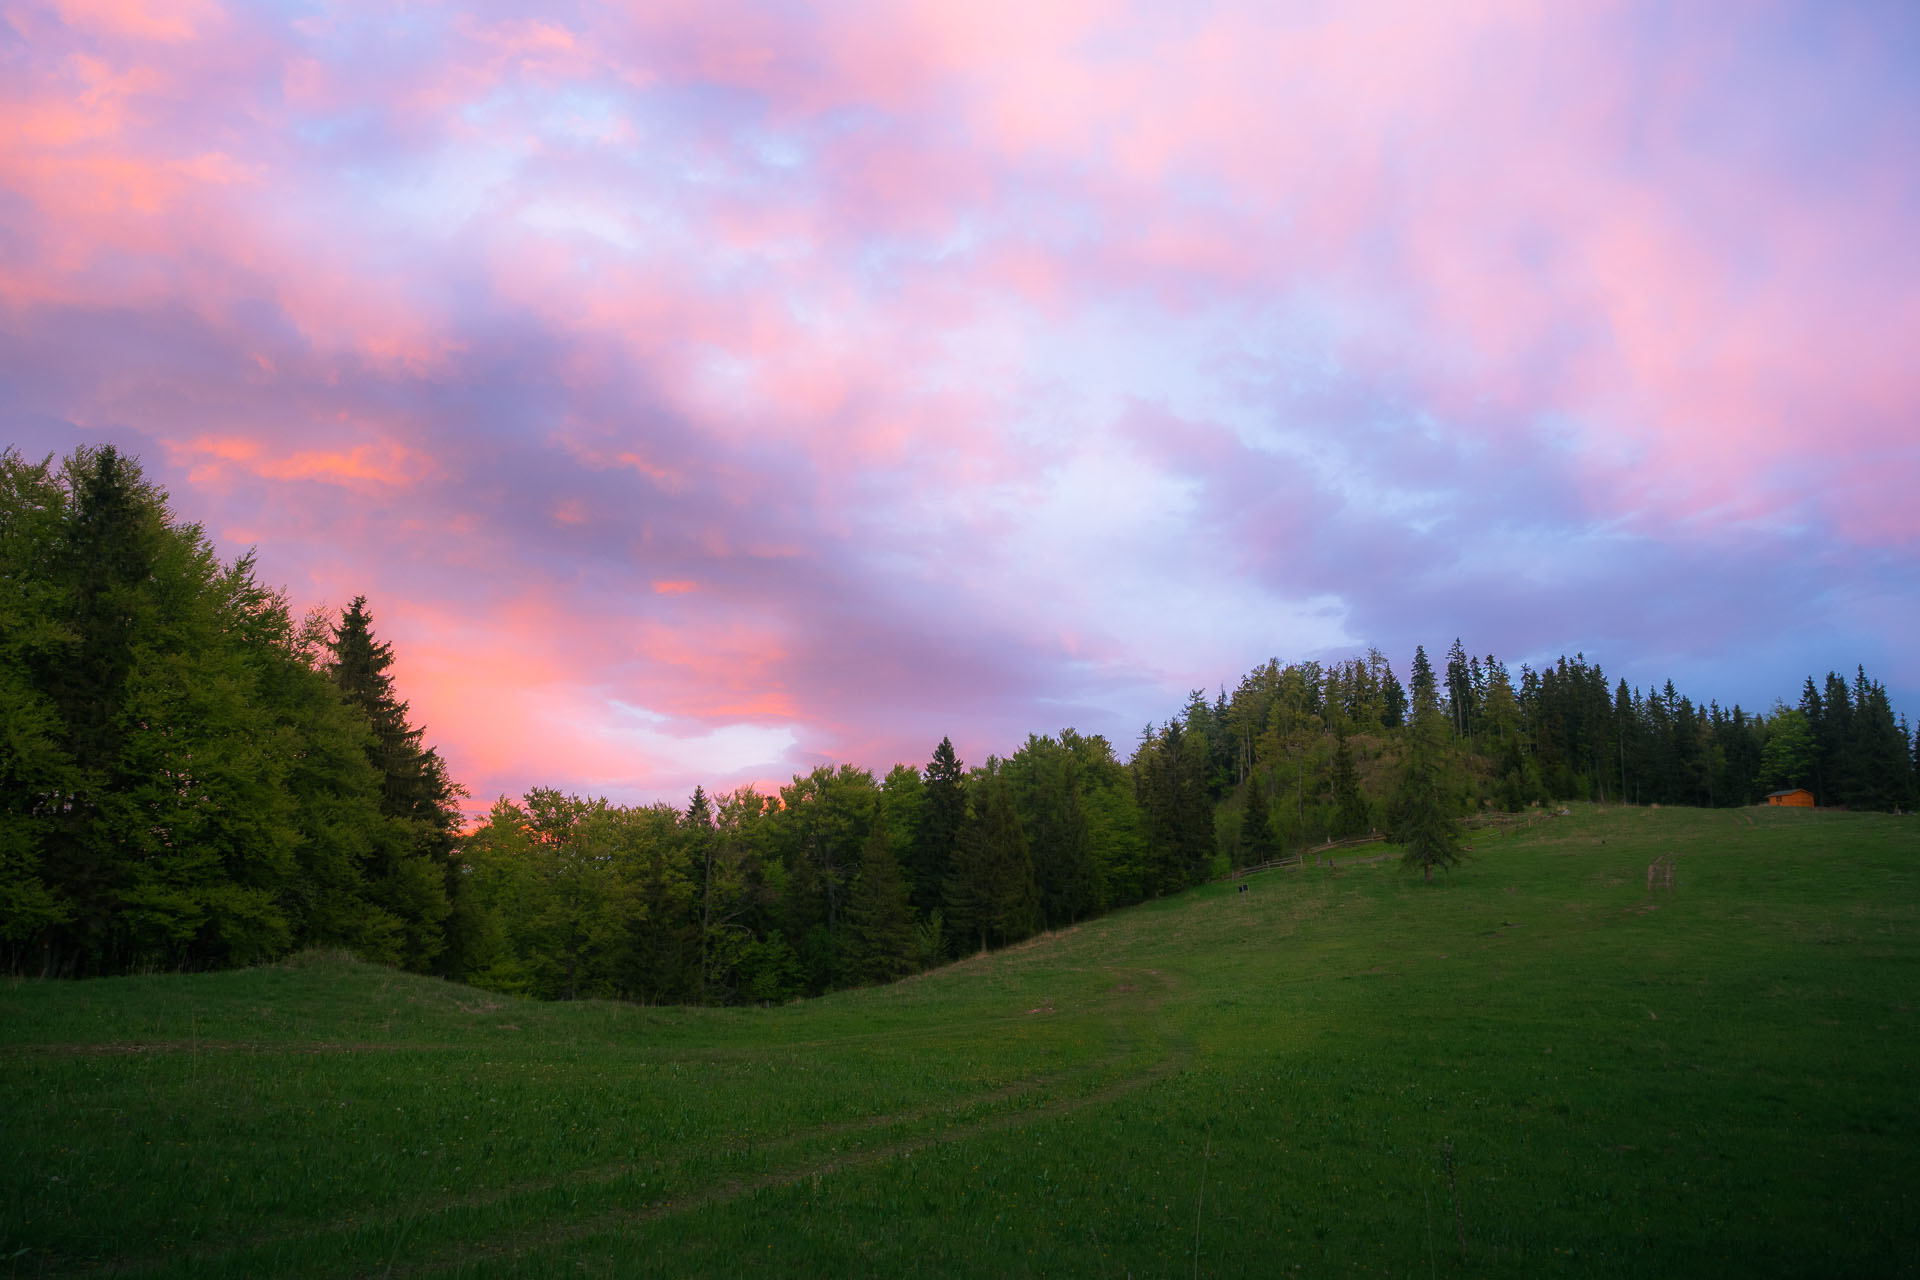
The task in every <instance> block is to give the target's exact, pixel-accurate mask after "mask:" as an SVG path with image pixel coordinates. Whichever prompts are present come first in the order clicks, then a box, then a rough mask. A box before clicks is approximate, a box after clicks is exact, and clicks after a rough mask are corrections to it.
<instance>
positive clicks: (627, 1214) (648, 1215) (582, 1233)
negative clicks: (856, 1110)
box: [366, 970, 1190, 1276]
mask: <svg viewBox="0 0 1920 1280" xmlns="http://www.w3.org/2000/svg"><path fill="white" fill-rule="evenodd" d="M1136 973H1137V974H1139V976H1141V977H1144V978H1148V979H1149V980H1150V981H1151V982H1152V983H1153V984H1155V985H1156V987H1157V988H1158V990H1156V991H1154V992H1153V993H1151V994H1149V995H1147V996H1146V997H1145V998H1143V999H1138V1000H1136V1001H1133V1002H1132V1008H1131V1010H1130V1012H1132V1013H1135V1014H1151V1013H1155V1012H1157V1011H1158V1009H1159V1007H1160V1005H1161V1003H1162V1001H1163V999H1164V997H1165V995H1166V993H1167V990H1168V989H1169V988H1170V987H1171V986H1172V983H1171V982H1170V981H1169V980H1168V979H1167V978H1166V976H1165V975H1164V974H1161V973H1160V972H1158V971H1157V970H1142V971H1136ZM1114 994H1116V995H1119V996H1123V997H1124V996H1139V995H1140V992H1139V990H1138V988H1137V987H1136V986H1134V985H1133V984H1124V983H1123V984H1118V985H1117V986H1116V987H1115V989H1114ZM1130 1032H1131V1028H1130V1027H1123V1030H1122V1034H1123V1037H1124V1038H1125V1039H1127V1040H1128V1041H1130V1043H1128V1044H1127V1045H1126V1047H1124V1048H1122V1049H1121V1050H1119V1051H1118V1052H1116V1053H1115V1054H1114V1055H1112V1056H1110V1057H1108V1058H1106V1059H1103V1060H1102V1061H1101V1062H1100V1063H1095V1064H1092V1065H1091V1066H1090V1067H1089V1068H1084V1069H1081V1070H1078V1071H1072V1072H1061V1073H1059V1075H1060V1076H1062V1077H1072V1076H1077V1075H1090V1074H1093V1073H1094V1072H1095V1071H1097V1070H1098V1069H1099V1068H1100V1067H1101V1066H1103V1065H1111V1064H1112V1063H1113V1062H1117V1061H1119V1060H1121V1059H1123V1058H1125V1057H1127V1056H1129V1055H1131V1054H1132V1053H1134V1052H1136V1051H1137V1049H1138V1043H1137V1041H1133V1039H1132V1036H1131V1035H1130V1034H1128V1033H1130ZM1189 1056H1190V1054H1189V1050H1188V1049H1187V1047H1186V1046H1184V1045H1180V1044H1178V1043H1170V1044H1168V1046H1167V1050H1166V1052H1165V1053H1164V1054H1162V1055H1161V1056H1160V1058H1159V1059H1158V1060H1157V1061H1155V1062H1154V1063H1153V1064H1152V1065H1150V1066H1148V1067H1146V1068H1144V1069H1143V1070H1140V1071H1136V1072H1133V1073H1131V1074H1129V1075H1126V1076H1123V1077H1121V1078H1120V1079H1118V1080H1115V1081H1113V1082H1112V1083H1110V1084H1108V1085H1106V1086H1104V1087H1103V1088H1100V1089H1097V1090H1095V1091H1094V1092H1092V1093H1088V1094H1084V1095H1082V1096H1079V1097H1071V1098H1059V1099H1055V1100H1054V1101H1052V1102H1048V1103H1044V1104H1042V1105H1040V1106H1036V1107H1032V1108H1028V1109H1025V1110H1018V1111H1012V1112H1008V1113H1006V1114H1004V1115H996V1116H991V1117H987V1118H985V1119H983V1120H980V1121H977V1122H975V1123H972V1124H967V1125H957V1126H954V1127H952V1128H949V1129H944V1130H941V1131H940V1132H938V1133H928V1134H920V1135H916V1136H914V1137H910V1138H903V1139H900V1140H898V1141H894V1142H887V1143H881V1144H879V1145H877V1146H872V1147H865V1148H861V1149H859V1150H854V1151H845V1152H837V1153H835V1154H834V1155H832V1156H830V1157H828V1158H826V1159H822V1160H815V1161H811V1162H806V1163H802V1164H799V1165H795V1166H792V1167H789V1168H785V1169H779V1170H773V1171H770V1172H767V1173H763V1174H759V1175H757V1176H755V1177H751V1178H738V1179H729V1180H727V1181H725V1182H721V1183H717V1184H715V1185H713V1186H708V1187H702V1188H698V1189H696V1190H692V1191H687V1192H683V1193H681V1194H679V1195H673V1196H668V1197H665V1198H663V1199H660V1200H656V1201H653V1202H651V1203H648V1204H643V1205H636V1206H631V1207H625V1208H620V1209H614V1210H609V1211H606V1212H602V1213H597V1214H591V1215H588V1216H586V1217H584V1218H579V1219H575V1220H572V1221H569V1222H565V1223H561V1224H557V1225H555V1226H552V1227H547V1228H544V1229H541V1230H536V1231H524V1232H515V1233H509V1234H504V1235H501V1236H497V1237H495V1238H493V1239H490V1240H485V1241H479V1242H471V1243H468V1244H466V1245H464V1246H462V1247H460V1248H457V1249H454V1250H451V1251H448V1252H444V1253H436V1254H435V1255H433V1256H430V1257H428V1258H424V1259H421V1260H419V1261H416V1262H410V1263H398V1262H393V1263H389V1264H388V1265H387V1266H386V1267H383V1268H381V1269H380V1270H379V1272H378V1274H380V1275H382V1276H388V1275H395V1276H419V1275H435V1274H438V1273H440V1272H444V1271H449V1270H454V1269H457V1268H460V1267H464V1266H470V1265H472V1264H474V1263H476V1262H480V1261H483V1260H489V1259H508V1258H513V1257H517V1256H519V1255H520V1254H523V1253H525V1252H527V1251H529V1250H532V1249H543V1248H551V1247H553V1246H555V1245H563V1244H568V1243H571V1242H575V1241H579V1240H584V1239H589V1238H591V1237H593V1236H596V1235H602V1234H606V1233H609V1232H612V1231H617V1230H619V1229H621V1228H623V1227H630V1226H634V1225H637V1224H639V1223H644V1222H653V1221H656V1220H658V1219H661V1218H668V1217H673V1216H676V1215H679V1214H684V1213H692V1212H695V1211H697V1210H700V1209H705V1208H708V1207H710V1206H713V1205H718V1204H726V1203H728V1202H730V1201H733V1200H737V1199H739V1198H740V1197H742V1196H745V1195H751V1194H753V1193H755V1192H758V1191H766V1190H772V1189H775V1188H779V1187H790V1186H795V1185H797V1184H799V1183H802V1182H808V1181H816V1180H818V1179H820V1178H825V1177H831V1176H832V1175H834V1174H836V1173H842V1172H845V1171H847V1170H849V1169H858V1168H864V1167H867V1166H869V1165H875V1164H880V1163H883V1162H885V1161H888V1160H896V1159H900V1158H902V1157H907V1156H912V1155H914V1154H916V1153H918V1152H921V1151H925V1150H929V1149H931V1148H934V1147H939V1146H945V1145H947V1144H949V1143H953V1142H960V1141H964V1140H966V1139H968V1138H975V1137H979V1136H982V1135H984V1134H989V1133H999V1132H1003V1131H1005V1130H1007V1129H1014V1128H1021V1127H1024V1126H1026V1125H1030V1124H1038V1123H1041V1122H1044V1121H1047V1120H1053V1119H1057V1118H1059V1117H1061V1116H1065V1115H1070V1114H1072V1113H1074V1112H1076V1111H1081V1110H1084V1109H1085V1108H1087V1107H1093V1106H1099V1105H1101V1104H1103V1103H1107V1102H1113V1101H1115V1100H1117V1099H1120V1098H1123V1097H1126V1096H1127V1095H1128V1094H1131V1093H1135V1092H1137V1091H1139V1090H1140V1089H1143V1088H1145V1087H1146V1086H1148V1085H1150V1084H1153V1083H1154V1082H1155V1081H1158V1080H1163V1079H1165V1078H1166V1077H1168V1076H1170V1075H1173V1074H1174V1073H1176V1072H1178V1071H1179V1070H1180V1069H1181V1068H1182V1067H1183V1066H1185V1065H1186V1063H1187V1060H1188V1057H1189ZM1024 1083H1025V1084H1027V1085H1028V1086H1033V1087H1037V1086H1038V1085H1039V1079H1038V1078H1036V1080H1034V1081H1031V1082H1024ZM1018 1091H1019V1092H1031V1091H1032V1088H1031V1087H1027V1088H1021V1089H1019V1090H1018ZM890 1120H891V1118H889V1117H876V1118H875V1120H874V1122H873V1123H875V1124H880V1123H888V1122H890ZM366 1274H373V1273H372V1272H369V1273H366Z"/></svg>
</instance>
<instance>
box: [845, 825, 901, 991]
mask: <svg viewBox="0 0 1920 1280" xmlns="http://www.w3.org/2000/svg"><path fill="white" fill-rule="evenodd" d="M914 948H915V935H914V928H913V908H912V907H911V906H910V905H909V904H908V902H907V884H906V881H905V880H902V879H901V878H900V865H899V863H898V862H896V861H895V860H894V856H893V849H892V847H891V846H890V845H889V843H888V841H887V824H886V823H885V822H883V821H881V820H880V818H879V816H878V815H875V819H874V823H873V833H872V834H871V835H869V836H868V837H867V847H866V850H865V851H864V853H863V854H862V855H861V858H860V871H859V873H858V874H857V875H855V876H854V879H853V894H852V896H851V898H850V899H849V900H848V902H847V941H846V966H847V969H846V972H847V976H848V977H849V978H851V979H853V980H854V981H855V982H892V981H893V980H894V979H896V978H903V977H905V976H906V975H907V974H909V973H912V972H913V963H914Z"/></svg>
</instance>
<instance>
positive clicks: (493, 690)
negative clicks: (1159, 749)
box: [0, 0, 1920, 804]
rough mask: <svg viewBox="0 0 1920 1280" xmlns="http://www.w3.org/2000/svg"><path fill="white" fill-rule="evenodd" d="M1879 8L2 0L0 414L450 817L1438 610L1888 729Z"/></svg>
mask: <svg viewBox="0 0 1920 1280" xmlns="http://www.w3.org/2000/svg"><path fill="white" fill-rule="evenodd" d="M1916 65H1920V10H1916V9H1915V8H1914V7H1912V6H1911V5H1907V4H1903V3H1886V4H1874V3H1866V2H1862V3H1841V4H1835V3H1832V2H1831V0H1824V2H1822V3H1813V4H1804V5H1796V4H1768V3H1749V4H1740V5H1671V4H1635V3H1604V4H1600V3H1586V2H1584V0H1551V2H1549V3H1507V2H1505V0H1484V2H1481V0H1472V2H1469V0H1461V2H1459V3H1451V4H1446V5H1434V4H1431V3H1426V2H1424V0H1407V2H1404V3H1402V2H1399V0H1385V2H1382V3H1368V2H1364V0H1342V2H1341V3H1337V4H1336V3H1292V4H1289V3H1275V2H1274V0H1259V2H1257V3H1248V4H1235V3H1219V4H1207V3H1192V2H1189V3H1182V4H1177V5H1175V4H1166V3H1151V4H1149V3H1136V2H1133V0H1061V2H1060V3H1048V2H1045V0H1019V2H1017V3H1015V2H1012V0H964V2H957V0H884V2H879V3H865V2H863V0H844V2H842V3H834V4H825V5H808V4H802V3H796V2H787V0H770V2H765V3H756V2H751V0H651V2H649V3H645V4H634V5H611V4H598V3H587V2H581V3H562V4H547V5H540V4H527V3H520V4H514V5H505V4H501V5H487V4H468V5H460V4H441V3H398V2H395V0H377V2H370V3H331V2H327V0H315V2H313V3H305V2H302V0H255V2H253V3H245V4H242V3H222V2H221V0H151V2H148V3H136V2H134V0H0V443H5V444H8V445H12V446H15V447H18V448H19V449H20V450H21V451H22V452H23V453H25V454H27V455H28V456H30V457H34V458H38V457H40V456H43V455H45V454H48V453H56V454H64V453H66V452H68V451H70V450H71V449H73V448H74V447H76V446H78V445H82V444H103V443H112V444H114V445H117V446H119V447H120V448H122V449H124V450H127V451H130V452H132V453H135V454H138V455H139V457H140V458H141V460H142V463H143V465H144V467H145V468H146V470H147V472H148V474H149V475H150V476H151V477H153V478H154V479H156V480H158V481H159V482H160V483H161V484H163V485H164V486H165V487H166V488H167V489H168V491H169V492H170V493H171V495H172V502H173V508H174V510H175V512H176V513H177V514H178V515H179V516H181V517H182V518H185V519H190V520H194V521H198V522H200V523H202V524H203V525H204V527H205V529H206V531H207V533H208V535H209V536H210V537H212V538H213V539H214V541H215V542H216V544H217V545H218V546H219V547H220V549H221V550H222V552H223V553H224V554H226V555H228V556H232V555H235V554H238V553H240V552H242V551H244V550H245V549H246V548H248V547H249V546H257V547H258V549H259V561H260V569H261V576H262V577H263V578H264V579H266V580H267V581H268V582H270V583H272V584H275V585H284V587H285V588H286V591H287V593H288V595H289V597H290V599H291V600H292V601H293V602H294V604H295V605H296V607H297V608H305V607H308V606H312V605H326V606H330V607H333V608H336V609H337V608H339V607H340V606H342V605H344V604H346V603H347V602H348V601H349V600H351V599H352V598H353V597H354V596H356V595H360V594H364V595H366V596H367V597H368V602H369V608H370V610H371V612H372V615H373V619H374V626H375V630H376V633H377V634H378V635H379V636H380V637H382V638H384V639H387V640H390V641H392V642H393V643H394V646H395V650H396V655H397V662H396V667H395V670H396V675H397V678H398V681H399V685H400V692H401V694H402V696H404V697H406V698H407V699H409V701H410V703H411V705H412V709H413V715H414V719H415V721H416V722H417V723H423V724H424V725H425V726H426V728H427V738H428V741H430V742H433V743H435V744H437V745H438V747H439V749H440V750H441V752H442V754H443V755H444V756H446V758H447V759H448V761H449V763H450V766H451V768H452V772H453V774H454V776H455V777H456V778H458V779H459V780H460V781H461V782H463V783H464V784H466V785H467V786H468V787H469V788H470V789H471V790H472V791H473V793H474V795H475V798H476V803H479V804H484V803H486V802H487V801H490V800H491V799H492V798H493V797H494V796H497V795H501V794H509V795H519V794H521V793H523V792H525V791H526V790H527V789H528V788H530V787H534V786H557V787H561V788H563V789H565V790H570V791H575V792H578V793H581V794H593V795H602V794H604V795H608V796H611V797H613V798H615V799H616V800H621V801H628V802H633V801H650V800H654V799H677V800H684V798H685V796H686V795H687V794H688V793H689V792H691V790H692V789H693V787H694V785H695V784H696V783H701V784H705V785H706V786H707V788H708V789H709V790H724V789H727V788H729V787H732V786H736V785H740V784H743V783H748V782H758V783H761V784H763V786H764V784H766V783H768V782H776V783H777V782H780V781H784V780H785V779H787V778H788V777H789V776H790V775H791V774H793V773H795V772H801V771H805V770H807V769H810V768H812V767H813V766H814V765H816V764H818V763H822V762H839V761H850V762H854V763H857V764H859V765H862V766H864V767H870V768H874V769H876V770H878V771H884V770H885V769H886V768H888V767H889V766H890V765H892V764H893V763H895V762H919V763H923V762H924V761H925V760H926V759H927V758H928V756H929V755H930V754H931V751H932V748H933V746H934V745H935V744H936V743H937V742H938V741H939V740H940V738H941V737H942V736H951V737H952V738H953V740H954V743H955V746H956V747H957V748H958V749H959V751H960V753H961V755H962V757H963V758H964V759H966V760H968V761H970V762H978V761H980V760H981V759H983V758H984V757H985V756H986V755H987V754H988V753H989V752H996V753H1000V754H1006V753H1008V752H1010V751H1011V750H1012V749H1013V748H1015V747H1016V746H1018V745H1019V743H1020V742H1022V741H1024V739H1025V738H1026V736H1027V735H1028V734H1029V733H1048V732H1054V731H1057V730H1058V729H1060V728H1062V727H1064V726H1073V727H1076V728H1078V729H1080V730H1081V731H1083V732H1088V733H1104V734H1106V735H1108V737H1109V738H1111V739H1112V740H1113V741H1114V743H1115V745H1116V747H1118V748H1119V750H1120V753H1121V755H1122V756H1123V757H1124V756H1125V755H1126V754H1128V753H1129V752H1130V750H1131V748H1132V745H1133V743H1134V742H1135V741H1136V740H1137V738H1138V735H1139V733H1140V731H1141V728H1142V726H1144V725H1145V724H1147V723H1148V722H1149V721H1156V722H1157V721H1162V720H1165V719H1166V718H1167V717H1168V716H1170V715H1172V714H1174V713H1176V712H1177V711H1178V709H1179V707H1180V706H1181V705H1182V704H1183V703H1184V701H1185V698H1186V694H1187V692H1188V691H1189V690H1191V689H1193V688H1196V687H1200V688H1206V689H1208V690H1215V689H1217V688H1218V687H1220V686H1221V685H1223V684H1224V685H1225V686H1226V687H1227V688H1229V689H1231V688H1232V687H1233V686H1234V685H1235V684H1236V683H1237V682H1238V680H1239V678H1240V677H1241V676H1242V675H1243V674H1244V673H1245V672H1247V671H1248V670H1249V669H1251V668H1252V667H1254V666H1256V665H1258V664H1260V663H1262V662H1264V661H1265V660H1266V659H1267V658H1269V657H1275V656H1277V657H1279V658H1280V659H1281V660H1282V661H1292V660H1300V659H1320V660H1332V659H1339V658H1343V657H1346V656H1350V655H1353V654H1356V653H1361V652H1364V651H1365V650H1366V648H1367V647H1368V646H1378V647H1379V648H1380V649H1382V650H1383V651H1384V652H1386V653H1387V654H1388V655H1389V657H1390V658H1392V660H1393V661H1394V663H1395V665H1396V667H1397V668H1398V669H1399V670H1400V672H1401V674H1402V678H1403V679H1404V678H1405V675H1406V671H1407V666H1408V663H1409V661H1410V659H1411V657H1412V653H1413V649H1414V646H1415V645H1416V644H1423V645H1425V646H1426V648H1427V650H1428V652H1429V653H1430V654H1438V653H1443V652H1444V651H1445V649H1446V647H1447V646H1448V645H1449V644H1450V643H1451V642H1452V641H1453V639H1454V638H1455V637H1456V636H1458V637H1460V638H1462V639H1463V641H1464V642H1465V644H1466V646H1467V648H1468V649H1469V650H1470V651H1472V652H1474V653H1477V654H1485V653H1495V654H1497V655H1499V656H1500V657H1501V658H1502V659H1504V660H1506V661H1508V662H1509V663H1510V664H1511V665H1513V666H1515V667H1516V668H1517V666H1518V664H1519V663H1521V662H1532V663H1535V664H1539V663H1541V662H1543V661H1551V660H1552V659H1553V658H1554V657H1555V656H1557V655H1559V654H1561V653H1567V654H1572V653H1574V652H1577V651H1579V652H1584V653H1585V654H1586V655H1587V656H1588V657H1589V658H1591V659H1594V660H1596V661H1598V662H1600V663H1601V665H1602V666H1603V667H1604V668H1605V670H1606V671H1607V673H1608V675H1609V677H1625V678H1626V679H1627V680H1629V681H1630V682H1632V683H1633V684H1635V685H1636V686H1645V685H1649V684H1658V683H1660V682H1663V681H1665V680H1667V679H1669V678H1671V679H1673V680H1674V682H1675V683H1676V684H1677V685H1678V686H1679V687H1680V688H1681V689H1682V691H1684V692H1686V693H1688V694H1690V695H1691V696H1693V697H1694V698H1695V699H1697V700H1699V701H1701V702H1705V701H1706V700H1708V699H1715V700H1718V701H1719V702H1721V703H1722V704H1732V703H1735V702H1738V703H1740V704H1741V705H1744V706H1746V707H1748V708H1749V709H1765V708H1766V707H1768V706H1770V705H1771V704H1772V703H1773V701H1774V700H1775V699H1776V698H1780V697H1784V698H1786V699H1788V700H1789V701H1792V700H1794V699H1795V698H1796V697H1797V695H1798V690H1799V688H1800V686H1801V683H1802V682H1803V681H1804V679H1805V678H1806V677H1807V676H1808V675H1809V674H1814V675H1822V674H1824V673H1825V672H1826V671H1828V670H1830V669H1838V670H1841V671H1844V672H1848V673H1851V672H1852V671H1853V669H1854V667H1855V666H1856V664H1864V665H1865V667H1866V669H1867V672H1868V674H1869V675H1870V676H1872V677H1873V678H1876V679H1878V680H1881V681H1882V682H1884V683H1885V684H1886V685H1887V686H1888V688H1889V690H1890V692H1891V693H1892V694H1893V698H1894V703H1895V706H1896V708H1897V709H1900V710H1903V711H1905V712H1907V713H1908V714H1909V715H1914V714H1917V713H1920V647H1916V645H1915V643H1914V637H1915V635H1916V632H1917V631H1920V572H1917V571H1916V567H1915V566H1916V564H1917V563H1920V556H1917V555H1916V552H1917V551H1920V501H1917V499H1920V350H1917V348H1920V339H1916V336H1915V335H1920V77H1916V76H1915V75H1914V74H1913V68H1914V67H1915V66H1916Z"/></svg>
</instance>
